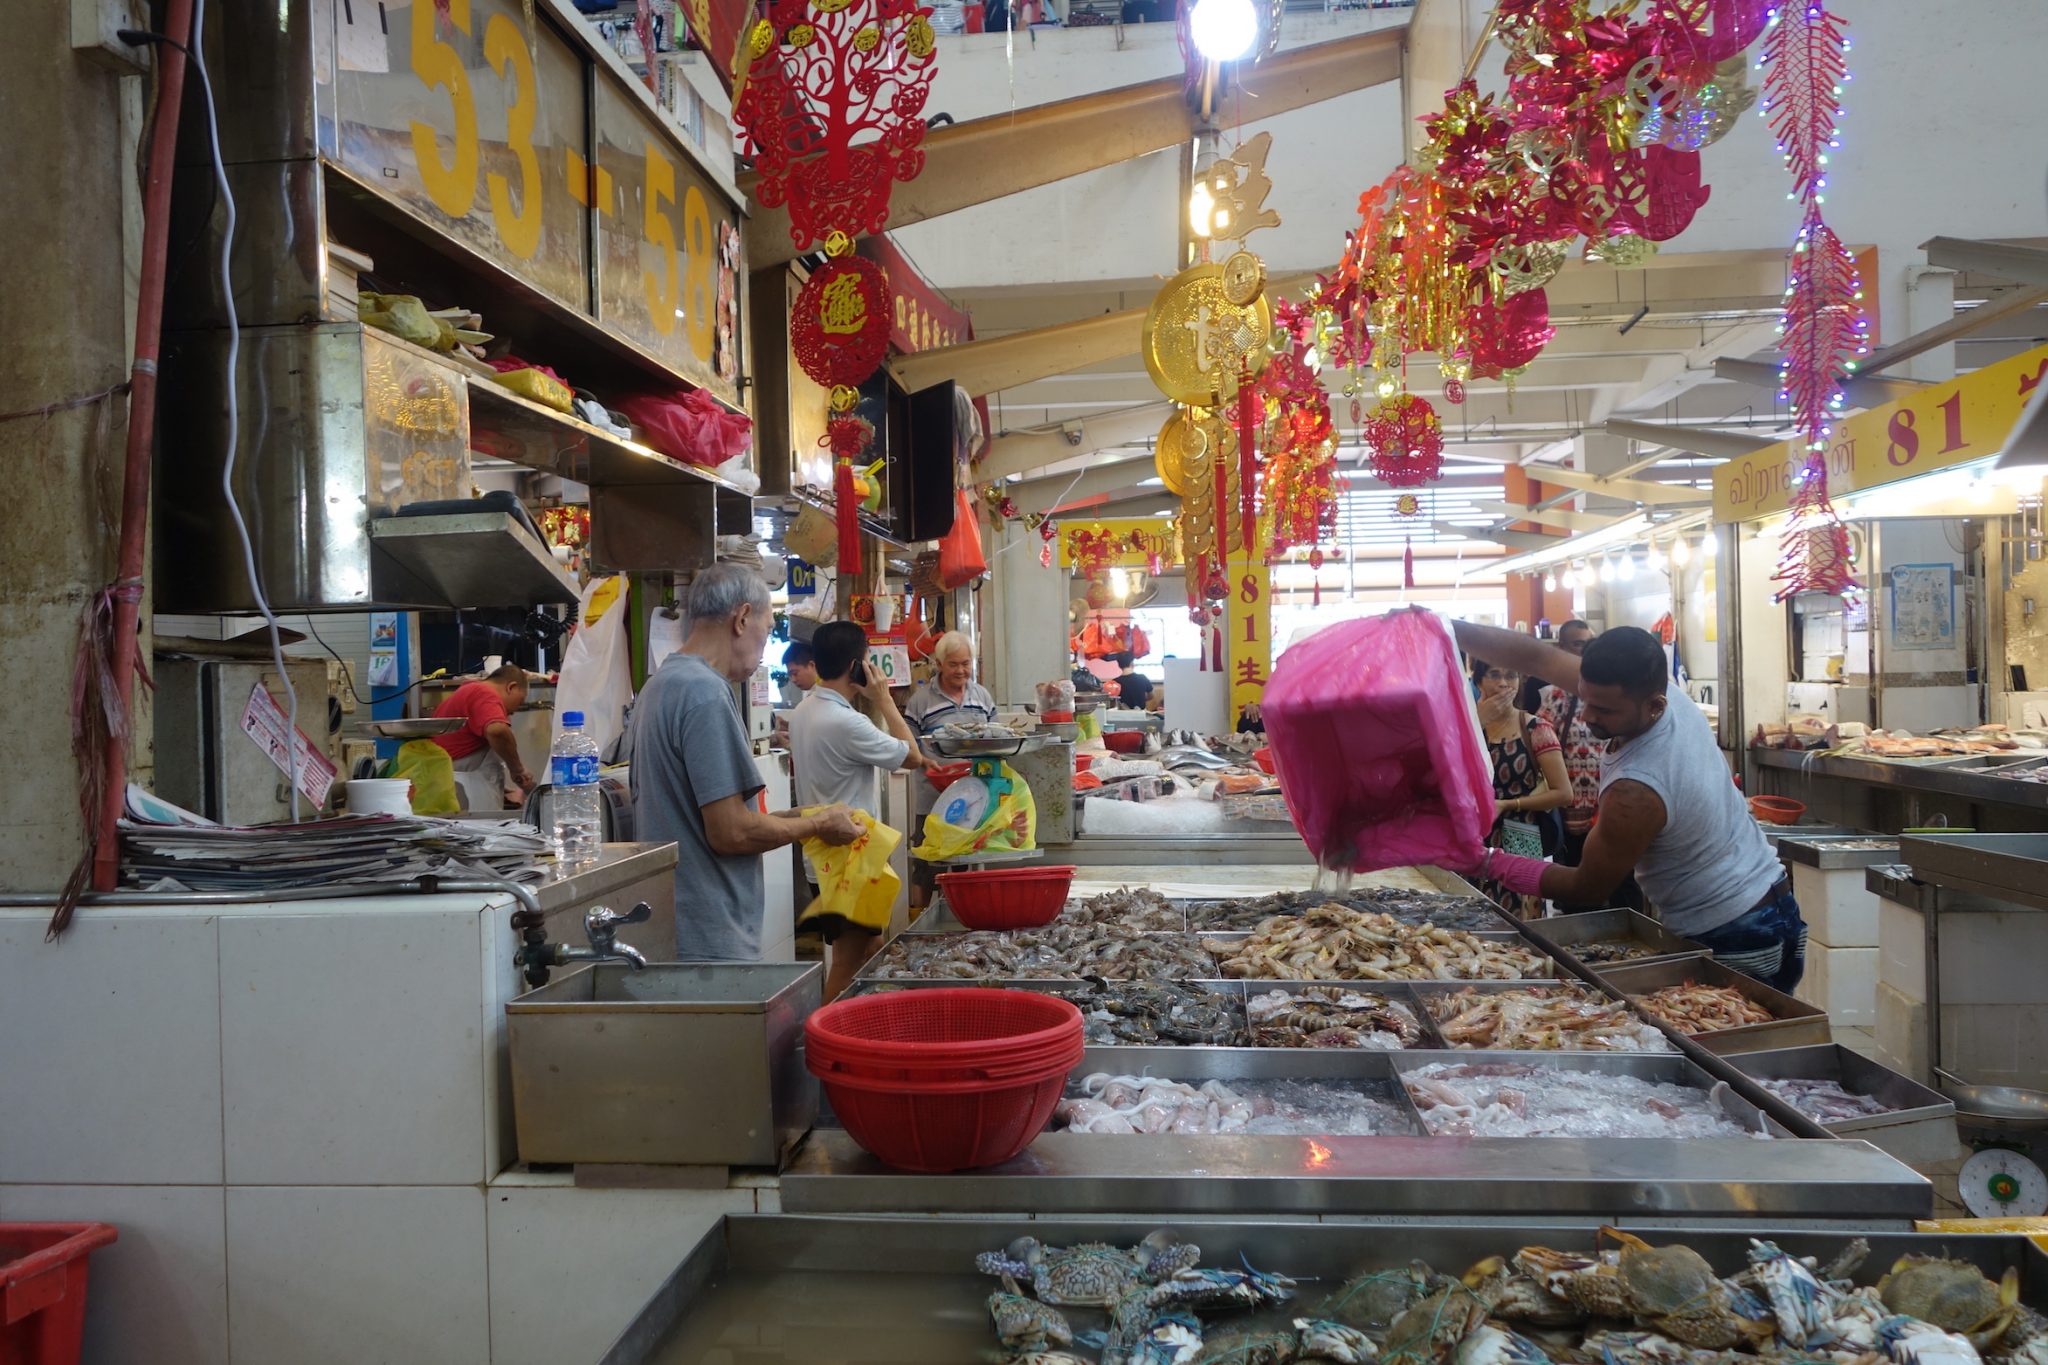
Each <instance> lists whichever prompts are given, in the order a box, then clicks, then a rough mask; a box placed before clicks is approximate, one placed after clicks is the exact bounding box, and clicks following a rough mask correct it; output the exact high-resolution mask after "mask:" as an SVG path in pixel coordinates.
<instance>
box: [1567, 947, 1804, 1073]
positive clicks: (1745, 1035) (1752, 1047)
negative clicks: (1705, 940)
mask: <svg viewBox="0 0 2048 1365" xmlns="http://www.w3.org/2000/svg"><path fill="white" fill-rule="evenodd" d="M1591 970H1592V972H1593V974H1594V975H1595V976H1597V977H1599V978H1600V979H1601V980H1602V981H1604V982H1606V983H1607V984H1608V985H1610V986H1612V987H1614V989H1616V990H1618V991H1620V992H1621V993H1622V994H1623V995H1627V996H1631V997H1633V996H1638V995H1648V994H1650V993H1651V992H1652V991H1656V990H1661V989H1662V988H1663V987H1665V986H1677V985H1680V984H1682V983H1684V982H1687V981H1697V982H1699V983H1700V984H1701V985H1703V986H1733V987H1734V988H1735V989H1736V990H1738V991H1741V992H1742V993H1743V994H1744V995H1746V996H1748V997H1749V998H1750V999H1752V1000H1754V1001H1756V1002H1757V1003H1758V1004H1759V1005H1762V1006H1763V1007H1764V1008H1765V1009H1767V1010H1769V1011H1770V1012H1771V1013H1772V1015H1774V1016H1775V1017H1774V1018H1773V1019H1772V1020H1771V1022H1770V1023H1768V1024H1747V1025H1744V1026H1743V1027H1741V1028H1732V1029H1721V1030H1718V1031H1716V1032H1713V1033H1695V1034H1689V1035H1687V1036H1689V1037H1691V1038H1692V1040H1693V1041H1694V1042H1696V1043H1698V1044H1699V1045H1700V1046H1701V1047H1703V1048H1705V1049H1706V1050H1707V1051H1709V1052H1712V1053H1716V1054H1718V1055H1720V1056H1724V1057H1726V1056H1730V1055H1732V1054H1734V1053H1738V1052H1762V1051H1766V1050H1769V1049H1774V1048H1786V1047H1804V1046H1807V1045H1809V1044H1815V1043H1832V1042H1834V1040H1835V1035H1834V1033H1833V1032H1832V1031H1831V1030H1830V1029H1829V1028H1828V1016H1827V1011H1825V1010H1823V1009H1821V1008H1819V1007H1818V1006H1815V1005H1809V1004H1807V1003H1806V1002H1805V1001H1804V1000H1795V999H1793V998H1792V997H1791V996H1789V995H1787V994H1785V993H1784V992H1783V991H1778V990H1773V989H1771V988H1770V987H1769V986H1766V985H1765V984H1764V983H1763V982H1761V981H1758V980H1757V979H1756V978H1755V977H1752V976H1745V975H1743V974H1742V973H1741V972H1738V971H1736V970H1735V969H1734V968H1732V967H1727V966H1723V965H1722V964H1721V963H1719V962H1717V961H1715V960H1714V959H1713V958H1711V957H1698V958H1672V959H1668V960H1666V961H1663V962H1649V963H1642V964H1638V963H1633V962H1629V963H1623V964H1622V965H1621V966H1619V967H1604V968H1601V967H1596V968H1592V969H1591ZM1638 1008H1640V1006H1638ZM1537 1055H1541V1054H1537Z"/></svg>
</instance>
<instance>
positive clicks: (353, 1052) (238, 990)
mask: <svg viewBox="0 0 2048 1365" xmlns="http://www.w3.org/2000/svg"><path fill="white" fill-rule="evenodd" d="M479 918H480V917H479V916H478V914H477V912H476V911H475V910H474V909H470V910H463V909H450V910H447V911H445V912H440V913H393V914H368V913H351V914H346V915H335V914H319V913H313V914H306V915H298V916H289V917H287V916H275V917H260V918H259V917H255V916H250V917H238V918H231V919H227V920H223V921H222V923H221V928H220V974H221V1021H220V1025H221V1055H222V1060H223V1064H224V1066H225V1068H226V1081H227V1084H226V1126H227V1179H228V1182H229V1183H230V1184H235V1185H316V1184H318V1185H462V1184H476V1183H479V1182H481V1181H484V1180H487V1179H489V1178H490V1176H491V1175H492V1174H493V1172H491V1171H487V1170H486V1169H485V1168H484V1151H483V1124H482V1122H481V1120H482V1117H483V1112H484V1097H483V1079H484V1073H483V1067H482V1065H481V1056H482V1050H483V1048H484V1046H485V1040H484V1038H483V1036H482V1033H483V1027H484V1019H483V1013H482V1010H481V1007H480V1003H479V1001H478V999H477V995H476V992H477V989H478V987H477V984H476V982H477V960H478V958H479V956H480V955H481V953H482V951H483V949H482V945H481V944H480V942H479V941H478V924H479ZM308 1074H313V1075H318V1076H319V1077H320V1084H318V1085H306V1084H303V1083H302V1080H301V1078H303V1077H304V1076H306V1075H308Z"/></svg>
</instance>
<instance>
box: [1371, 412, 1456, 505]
mask: <svg viewBox="0 0 2048 1365" xmlns="http://www.w3.org/2000/svg"><path fill="white" fill-rule="evenodd" d="M1364 435H1365V444H1366V458H1367V460H1368V461H1369V462H1370V463H1371V465H1372V472H1373V473H1374V474H1375V475H1377V476H1378V477H1379V478H1380V480H1381V481H1383V482H1385V483H1387V484H1390V485H1392V486H1393V487H1395V488H1417V487H1420V486H1421V485H1423V484H1426V483H1429V482H1430V481H1431V480H1433V479H1435V478H1436V477H1437V475H1439V474H1441V473H1443V468H1444V429H1443V423H1442V422H1441V421H1439V420H1438V419H1437V415H1436V409H1435V408H1433V407H1431V406H1430V405H1429V400H1428V399H1426V398H1422V397H1419V396H1418V395H1416V394H1412V393H1397V394H1395V395H1394V396H1393V397H1392V398H1389V399H1386V400H1384V401H1383V402H1381V403H1378V404H1376V405H1375V406H1374V407H1373V410H1372V411H1371V412H1369V413H1367V414H1366V417H1365V431H1364Z"/></svg>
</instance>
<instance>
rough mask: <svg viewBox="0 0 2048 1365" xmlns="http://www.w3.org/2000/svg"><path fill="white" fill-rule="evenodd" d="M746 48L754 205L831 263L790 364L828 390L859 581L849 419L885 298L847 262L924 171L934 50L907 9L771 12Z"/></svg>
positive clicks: (858, 438) (877, 354)
mask: <svg viewBox="0 0 2048 1365" xmlns="http://www.w3.org/2000/svg"><path fill="white" fill-rule="evenodd" d="M747 45H748V54H749V56H750V57H751V59H752V60H751V65H750V67H749V70H748V79H747V83H746V84H745V86H744V87H743V88H742V89H741V90H740V91H739V95H738V99H737V101H736V102H735V104H734V108H733V113H734V116H735V117H736V119H737V120H738V122H739V124H740V126H741V127H742V128H743V129H744V130H745V134H746V152H747V155H748V156H750V157H752V158H753V161H754V169H755V171H756V172H757V173H758V174H759V177H760V178H759V180H758V181H757V182H756V184H755V186H754V198H755V200H756V201H758V202H759V203H761V204H763V205H766V206H768V207H771V208H772V207H776V206H781V205H787V206H788V209H789V236H790V240H791V241H792V242H793V243H795V245H796V247H797V249H798V250H799V251H802V250H804V249H806V248H808V247H809V246H810V245H811V244H812V243H813V242H817V241H821V240H822V241H823V242H824V243H825V250H826V253H827V254H828V255H829V256H830V257H831V258H832V259H831V260H829V261H828V262H827V263H826V264H825V265H824V266H823V267H822V268H821V269H820V270H818V271H817V272H816V273H815V274H813V275H812V276H811V278H810V280H809V281H808V282H807V283H806V284H805V286H804V289H803V291H802V292H801V293H800V294H799V295H798V296H797V301H796V304H795V308H794V312H793V314H792V316H791V319H790V330H791V342H792V346H793V349H794V350H795V351H796V357H797V363H798V364H799V365H800V366H801V367H802V368H803V371H804V373H805V374H807V375H809V376H810V377H811V378H812V379H813V380H815V381H816V382H817V383H819V384H821V385H823V386H825V387H826V388H829V389H831V391H832V412H833V416H832V418H831V420H830V421H829V422H828V423H827V426H826V436H825V444H826V445H828V446H830V447H831V450H832V457H833V459H832V488H833V503H834V512H833V516H834V520H835V521H836V522H837V523H838V528H839V567H840V570H841V572H842V573H851V574H857V573H859V572H860V567H861V565H860V523H859V506H858V499H857V498H856V496H855V487H854V477H853V474H854V465H855V462H856V461H857V460H859V459H860V457H861V455H862V454H863V453H864V452H865V450H866V449H867V447H868V446H869V445H870V444H871V443H872V442H873V439H874V430H873V428H872V427H871V426H870V425H869V424H868V423H866V422H863V421H861V420H860V419H858V418H856V417H854V416H853V408H854V405H855V404H856V403H857V402H858V401H859V398H860V395H859V393H858V388H859V385H861V384H862V383H864V382H865V381H866V380H867V379H868V378H869V377H870V376H871V375H873V374H874V372H875V370H876V369H877V368H879V367H880V365H881V363H882V360H883V357H884V356H885V355H886V354H887V353H888V345H889V306H888V304H889V290H888V282H887V278H886V276H885V275H884V274H883V272H882V270H881V268H880V267H879V266H876V265H874V264H872V263H870V262H868V261H865V260H862V259H860V258H858V257H855V256H853V255H851V252H852V250H853V239H854V238H855V237H857V236H860V235H862V234H865V233H875V232H880V231H882V229H883V228H885V227H887V226H888V223H889V193H890V190H891V189H892V188H893V186H894V185H895V183H896V182H897V181H899V180H910V179H913V178H915V177H916V175H917V173H918V172H919V171H921V170H923V169H924V134H925V121H924V117H923V113H924V104H925V99H926V97H927V96H928V95H929V94H930V93H931V81H932V73H933V70H934V62H933V58H934V56H935V54H936V52H937V49H938V43H937V39H936V38H935V37H934V35H933V32H932V25H931V10H930V9H927V8H921V7H919V5H918V4H917V2H916V0H768V3H767V5H766V7H765V17H764V18H761V19H758V20H756V21H755V23H754V26H753V28H752V29H750V30H749V32H748V35H747Z"/></svg>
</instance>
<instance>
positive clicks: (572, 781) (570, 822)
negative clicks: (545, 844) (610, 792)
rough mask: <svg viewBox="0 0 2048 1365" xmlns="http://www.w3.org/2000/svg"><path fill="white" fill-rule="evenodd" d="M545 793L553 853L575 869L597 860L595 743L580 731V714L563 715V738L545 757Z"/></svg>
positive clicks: (600, 832) (599, 826)
mask: <svg viewBox="0 0 2048 1365" xmlns="http://www.w3.org/2000/svg"><path fill="white" fill-rule="evenodd" d="M548 780H549V781H550V782H552V783H553V784H554V790H553V791H551V792H549V793H548V796H549V798H550V800H551V801H552V803H553V807H552V808H553V811H554V817H555V830H554V835H555V853H556V856H558V857H559V858H561V860H562V862H563V864H564V865H565V866H569V867H575V866H578V865H580V864H583V863H594V862H596V861H597V857H598V852H599V850H600V848H601V847H602V846H603V843H604V823H603V817H602V814H601V813H600V812H599V810H598V808H597V802H598V791H597V741H596V740H594V739H592V738H591V737H590V736H589V735H587V734H585V733H584V731H583V713H582V712H581V711H564V712H563V713H562V737H561V738H560V739H558V740H556V741H555V748H554V752H553V753H551V754H550V755H549V756H548Z"/></svg>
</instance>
